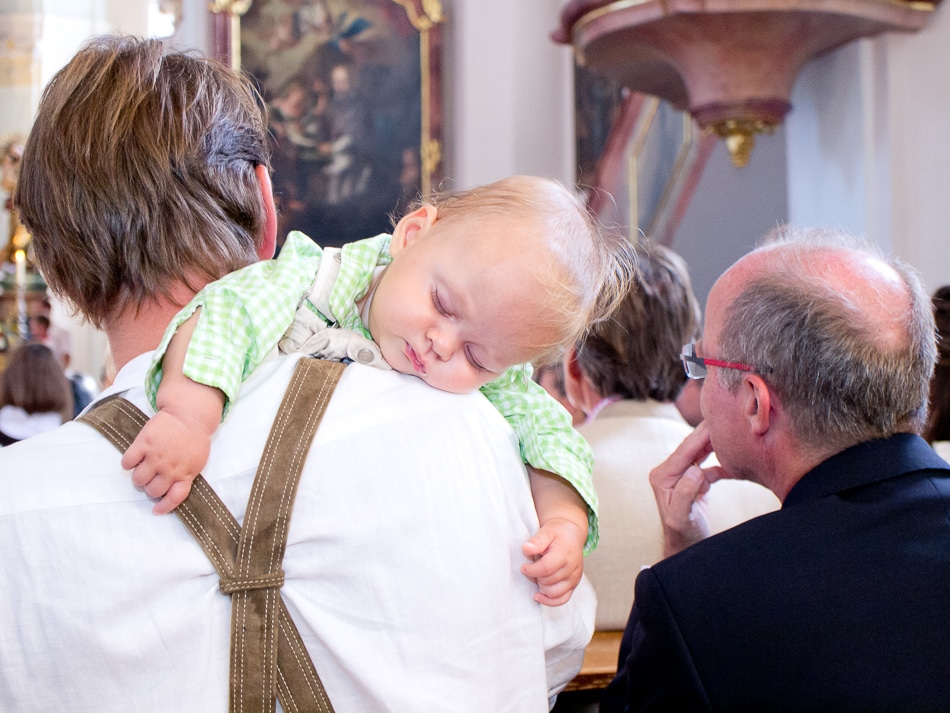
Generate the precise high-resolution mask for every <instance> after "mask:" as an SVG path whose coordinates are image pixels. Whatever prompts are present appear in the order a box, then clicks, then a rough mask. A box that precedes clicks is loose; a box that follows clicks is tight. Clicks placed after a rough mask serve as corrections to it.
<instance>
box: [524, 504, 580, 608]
mask: <svg viewBox="0 0 950 713" xmlns="http://www.w3.org/2000/svg"><path fill="white" fill-rule="evenodd" d="M586 539H587V532H586V531H584V532H580V530H579V528H578V527H577V524H576V523H574V522H572V521H570V520H568V519H566V518H552V519H551V520H548V521H547V522H545V523H544V524H543V525H541V528H540V529H539V530H538V531H537V532H536V533H535V535H534V537H532V538H531V539H530V540H528V541H527V542H525V543H524V545H522V547H521V549H522V551H523V552H524V554H525V556H526V557H529V558H532V559H534V562H532V563H531V564H526V565H523V566H522V567H521V573H522V574H524V575H525V576H526V577H528V578H530V579H532V580H534V581H536V582H537V583H538V590H539V591H538V593H537V594H535V595H534V599H535V601H538V602H540V603H541V604H545V605H547V606H549V607H556V606H560V605H561V604H566V603H567V602H568V600H570V598H571V594H573V593H574V589H575V588H576V587H577V585H578V584H579V583H580V581H581V575H582V574H583V573H584V542H585V541H586Z"/></svg>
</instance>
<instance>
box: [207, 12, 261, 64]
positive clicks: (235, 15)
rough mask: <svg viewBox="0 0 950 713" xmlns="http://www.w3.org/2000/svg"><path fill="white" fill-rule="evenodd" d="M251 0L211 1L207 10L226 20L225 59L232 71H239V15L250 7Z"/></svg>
mask: <svg viewBox="0 0 950 713" xmlns="http://www.w3.org/2000/svg"><path fill="white" fill-rule="evenodd" d="M251 2H252V0H212V1H211V4H210V5H208V9H209V10H210V11H211V12H213V13H214V14H215V15H225V16H226V17H227V18H228V21H229V22H228V31H227V32H226V35H227V38H226V40H225V41H226V42H227V43H228V53H227V59H228V60H229V63H230V65H231V68H232V69H234V70H240V69H241V15H243V14H244V13H246V12H247V11H248V9H249V8H250V7H251Z"/></svg>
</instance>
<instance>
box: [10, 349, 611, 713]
mask: <svg viewBox="0 0 950 713" xmlns="http://www.w3.org/2000/svg"><path fill="white" fill-rule="evenodd" d="M150 358H151V355H150V354H145V355H142V356H140V357H138V358H137V359H135V360H133V361H132V362H131V363H130V364H128V365H126V367H125V368H124V369H123V370H122V371H121V372H120V373H119V374H118V375H117V377H116V380H115V383H114V385H113V387H112V388H111V389H109V390H108V391H107V392H106V393H105V394H103V395H107V394H108V393H113V392H115V391H122V390H125V389H131V391H130V392H129V393H128V394H127V396H128V397H129V398H130V399H131V400H132V401H134V402H135V403H136V404H137V405H138V406H139V407H140V408H142V409H143V410H146V411H148V407H147V405H146V402H145V398H144V390H143V389H142V388H141V385H142V384H143V379H144V374H145V369H146V367H147V365H148V363H149V360H150ZM296 358H297V357H281V358H278V359H273V360H271V361H269V362H267V363H265V364H264V365H263V366H262V367H260V368H259V369H258V371H257V372H256V373H255V374H254V375H253V376H252V378H251V379H249V380H248V381H247V382H246V383H245V384H244V387H243V389H242V392H241V398H240V399H239V400H238V401H237V402H236V403H235V405H234V407H233V409H232V411H231V412H230V414H229V416H228V418H227V420H226V421H225V423H224V424H223V425H222V426H221V428H219V430H218V432H217V433H216V435H215V437H214V442H213V447H212V453H211V459H210V461H209V463H208V466H207V467H206V468H205V470H204V475H205V477H206V478H207V479H208V481H209V482H210V483H211V484H212V486H213V487H214V488H215V490H216V491H217V492H218V494H219V495H220V496H221V498H222V499H223V500H224V502H225V503H226V504H227V505H228V507H229V508H230V509H231V511H232V512H233V513H234V515H235V516H236V517H237V519H238V520H239V521H240V520H242V519H243V516H244V509H245V503H246V499H247V496H248V493H249V491H250V487H251V482H252V478H253V474H254V469H255V466H256V464H257V462H258V460H259V458H260V454H261V451H262V450H263V446H264V442H265V439H266V437H267V433H268V430H269V427H270V424H271V422H272V420H273V417H274V414H275V413H276V410H277V407H278V405H279V402H280V399H281V397H282V395H283V392H284V388H285V387H286V384H287V382H288V380H289V378H290V374H291V372H292V369H293V363H294V361H295V360H296ZM119 459H120V454H119V452H118V451H117V450H115V449H114V448H113V446H112V445H110V444H109V443H108V442H107V441H105V440H104V439H103V438H102V437H100V436H99V434H98V433H97V432H96V431H94V430H93V429H92V428H90V427H88V426H86V425H84V424H79V423H72V422H71V423H67V424H65V425H64V426H63V427H61V428H59V429H57V430H55V431H52V432H50V433H46V434H41V435H38V436H35V437H33V438H31V439H30V440H28V441H24V442H22V443H18V444H15V445H13V446H10V447H8V448H4V449H2V451H0V493H2V494H3V495H2V496H0V710H3V711H18V712H24V711H52V710H63V711H70V712H71V713H80V712H84V711H88V712H89V713H93V712H95V713H101V712H103V711H129V710H134V711H136V712H137V713H150V712H152V711H155V712H158V711H163V712H164V711H176V712H182V711H186V712H187V711H195V712H198V711H201V712H202V713H206V712H208V711H222V712H223V711H226V710H227V690H228V686H227V678H228V652H229V636H230V602H229V599H228V597H226V596H225V595H223V594H221V593H220V592H219V591H218V577H217V575H216V573H215V571H214V568H213V567H212V565H211V563H210V562H209V560H208V559H207V557H206V556H205V554H204V553H203V551H202V550H201V548H200V547H199V546H198V544H197V543H196V542H195V541H194V540H192V538H191V536H190V535H189V534H188V533H187V532H186V530H185V529H184V527H183V526H182V525H181V523H180V522H179V521H178V519H177V517H176V516H174V515H163V516H156V515H153V514H152V513H151V508H152V505H153V503H152V501H151V500H149V498H148V497H147V496H145V494H144V493H143V492H141V491H140V490H138V489H136V488H135V487H134V486H133V485H132V483H131V481H130V479H129V473H128V472H125V471H123V470H122V469H121V468H120V466H119ZM537 526H538V523H537V516H536V514H535V512H534V508H533V503H532V500H531V496H530V491H529V488H528V484H527V479H526V474H525V470H524V467H523V465H522V463H521V459H520V457H519V454H518V450H517V441H516V439H515V436H514V434H513V433H512V431H511V430H510V428H509V427H508V425H507V424H506V423H505V421H504V420H503V419H502V417H501V416H500V415H499V414H498V413H497V411H495V409H494V408H492V407H491V405H489V403H488V402H487V401H486V400H485V399H484V397H482V396H481V395H480V394H471V395H466V396H460V395H453V394H447V393H444V392H440V391H436V390H435V389H432V388H430V387H427V386H425V385H424V384H423V383H422V382H421V381H419V380H418V379H415V378H413V377H410V376H404V375H401V374H397V373H395V372H384V371H380V370H378V369H371V368H367V367H361V366H358V365H355V364H354V365H351V366H349V367H347V369H346V371H345V372H344V374H343V377H342V379H341V381H340V384H339V387H338V389H337V391H336V394H335V395H334V397H333V399H332V401H331V403H330V405H329V408H328V410H327V414H326V417H325V419H324V421H323V423H322V425H321V427H320V430H319V432H318V433H317V436H316V439H315V442H314V446H313V448H312V449H311V452H310V457H309V458H308V460H307V464H306V466H305V471H304V475H303V477H302V479H301V483H300V489H299V492H298V495H297V500H296V505H295V509H294V514H293V518H292V520H291V525H290V532H289V537H288V545H287V552H286V556H285V560H284V570H285V573H286V584H285V585H284V587H283V590H282V591H283V596H284V598H285V600H286V602H287V606H288V608H289V610H290V612H291V615H292V616H293V618H294V620H295V622H296V623H297V626H298V628H299V629H300V631H301V634H302V636H303V639H304V641H305V643H306V645H307V648H308V650H309V651H310V653H311V656H312V658H313V660H314V663H315V665H316V668H317V671H318V672H319V674H320V676H321V678H322V680H323V682H324V684H325V686H326V689H327V692H328V694H329V696H330V699H331V701H332V702H333V705H334V707H335V709H336V711H337V713H371V712H373V711H394V712H399V711H406V712H407V713H408V712H415V711H427V712H429V711H446V712H447V713H448V712H451V713H460V712H465V711H472V713H475V712H476V711H477V712H478V713H484V712H485V711H491V712H492V713H495V712H498V711H511V712H512V713H523V712H530V711H545V710H547V709H548V705H549V695H550V694H551V693H552V692H554V691H557V690H559V689H560V688H561V687H563V686H564V685H565V684H566V683H567V681H568V680H570V678H571V677H572V676H573V675H574V674H575V672H576V671H577V670H578V669H579V667H580V664H581V659H582V656H583V648H584V645H585V644H586V643H587V641H588V639H589V637H590V634H591V632H592V630H593V609H594V595H593V592H592V590H591V588H590V585H589V584H588V583H587V582H586V581H585V582H583V583H582V585H581V587H579V588H578V590H577V591H576V592H575V594H574V597H573V598H572V600H571V602H570V603H569V604H567V605H565V606H563V607H557V608H546V607H541V606H540V605H538V604H537V603H536V602H534V601H533V600H532V598H531V597H532V594H533V592H534V591H535V587H534V585H533V584H531V583H530V582H529V581H527V580H526V579H525V578H524V577H523V576H522V575H521V574H520V572H519V568H520V566H521V565H522V564H523V563H524V561H525V560H524V557H523V555H522V554H521V545H522V543H523V542H524V541H525V540H527V539H528V538H529V537H530V536H531V535H532V534H533V533H534V532H535V530H536V528H537Z"/></svg>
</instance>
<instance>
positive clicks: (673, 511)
mask: <svg viewBox="0 0 950 713" xmlns="http://www.w3.org/2000/svg"><path fill="white" fill-rule="evenodd" d="M712 450H713V449H712V444H711V443H710V441H709V428H708V426H707V425H706V423H705V422H703V423H701V424H699V425H698V426H697V427H696V430H694V431H693V432H692V433H691V434H690V435H688V436H687V437H686V438H685V439H684V440H683V442H682V443H681V444H680V445H679V447H678V448H677V449H676V450H675V451H673V454H672V455H671V456H670V457H669V458H667V459H666V460H665V461H663V462H662V463H661V464H660V465H658V466H657V467H656V468H654V469H653V470H652V471H650V485H651V486H653V494H654V496H655V497H656V505H657V508H658V509H659V511H660V521H661V522H662V524H663V556H664V557H669V556H670V555H674V554H676V553H677V552H680V551H682V550H684V549H686V548H687V547H689V546H690V545H692V544H694V543H696V542H699V541H700V540H702V539H705V538H706V537H709V522H708V520H707V519H706V498H705V495H706V493H707V492H708V491H709V486H710V485H712V484H713V483H715V482H716V481H717V480H719V479H720V478H724V477H727V476H726V474H725V471H723V469H722V468H720V467H719V466H718V465H716V466H712V467H710V468H701V467H700V464H701V463H702V462H703V461H704V460H706V457H707V456H708V455H709V454H710V453H712Z"/></svg>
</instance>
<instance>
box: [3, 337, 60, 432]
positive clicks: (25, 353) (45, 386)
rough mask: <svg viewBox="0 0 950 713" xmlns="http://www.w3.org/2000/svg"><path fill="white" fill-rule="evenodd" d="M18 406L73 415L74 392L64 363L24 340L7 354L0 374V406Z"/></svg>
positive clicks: (42, 347) (42, 348)
mask: <svg viewBox="0 0 950 713" xmlns="http://www.w3.org/2000/svg"><path fill="white" fill-rule="evenodd" d="M8 405H9V406H17V407H19V408H21V409H23V410H24V411H26V412H27V413H28V414H34V413H58V414H60V416H62V419H63V421H68V420H70V419H71V418H72V417H73V392H72V387H71V386H70V385H69V380H68V379H67V378H66V375H65V374H64V373H63V366H62V364H60V363H59V362H58V361H57V360H56V357H55V356H54V355H53V352H52V350H51V349H50V348H49V347H47V346H44V345H42V344H23V345H21V346H19V347H17V348H16V349H14V350H13V352H12V353H11V354H10V356H9V359H8V360H7V366H6V369H4V371H3V373H2V374H0V406H8Z"/></svg>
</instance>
